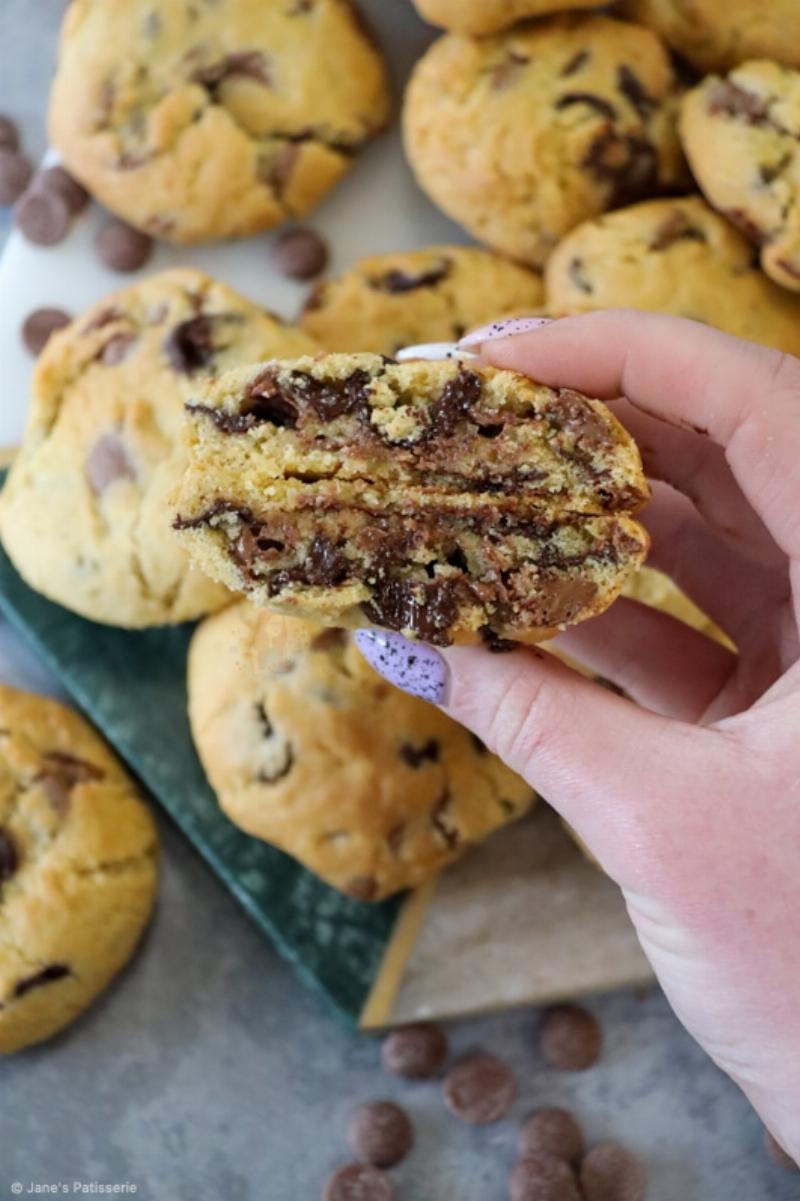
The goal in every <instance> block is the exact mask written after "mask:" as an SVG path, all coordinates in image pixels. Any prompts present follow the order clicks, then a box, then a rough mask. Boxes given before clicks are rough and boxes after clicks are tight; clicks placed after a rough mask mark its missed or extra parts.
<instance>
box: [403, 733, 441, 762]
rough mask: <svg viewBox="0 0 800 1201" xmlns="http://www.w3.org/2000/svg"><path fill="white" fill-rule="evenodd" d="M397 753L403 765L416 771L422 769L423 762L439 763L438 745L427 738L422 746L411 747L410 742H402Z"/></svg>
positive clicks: (432, 739)
mask: <svg viewBox="0 0 800 1201" xmlns="http://www.w3.org/2000/svg"><path fill="white" fill-rule="evenodd" d="M397 753H398V754H399V756H400V758H401V759H402V760H403V762H404V763H407V764H408V766H409V767H413V768H415V769H416V768H420V767H422V764H423V763H425V762H428V763H438V762H439V743H438V742H437V741H436V739H435V738H429V739H428V741H427V742H425V743H423V744H422V746H412V745H411V743H410V742H404V743H403V744H402V746H401V747H400V750H399V751H398V752H397Z"/></svg>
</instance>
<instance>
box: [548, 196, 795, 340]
mask: <svg viewBox="0 0 800 1201" xmlns="http://www.w3.org/2000/svg"><path fill="white" fill-rule="evenodd" d="M545 286H546V295H547V305H548V309H549V310H550V311H552V312H554V313H558V314H565V313H585V312H590V311H592V310H594V309H607V308H617V307H629V308H636V309H647V310H649V311H651V312H654V313H671V314H673V315H675V316H677V317H691V318H693V319H694V320H695V321H704V322H706V323H707V324H708V325H714V326H716V327H717V328H718V329H722V330H725V331H726V332H727V333H729V334H736V335H737V336H738V337H741V338H749V339H751V341H754V342H762V343H763V344H764V345H765V346H775V347H777V348H778V349H779V350H786V351H789V352H790V353H791V354H798V353H800V302H799V301H798V300H797V298H796V297H794V296H791V295H790V294H789V293H788V292H785V291H784V290H783V289H782V288H779V287H777V286H776V285H775V284H773V283H771V282H770V280H768V279H766V278H765V276H764V274H763V273H762V272H761V271H760V270H759V267H758V262H757V261H756V258H755V256H754V254H753V248H752V246H750V244H749V243H748V242H747V241H746V240H745V239H744V238H743V237H742V236H741V234H739V233H738V232H737V231H736V230H735V229H734V228H733V226H731V225H730V224H729V223H728V222H727V221H725V220H723V218H722V217H720V216H718V214H717V213H715V212H714V210H713V209H711V208H709V206H708V205H707V204H706V203H705V201H704V200H701V198H700V197H699V196H687V197H685V198H683V199H675V200H650V201H646V202H644V203H643V204H635V205H632V206H631V207H630V208H625V209H620V210H619V211H618V212H616V213H606V214H605V215H604V216H602V217H598V218H596V219H595V220H594V221H587V222H586V223H585V224H583V225H580V226H578V228H577V229H574V230H573V231H572V233H571V234H569V235H568V236H567V237H566V238H565V239H564V240H563V242H562V243H561V245H560V246H558V247H557V249H556V250H555V251H554V253H553V255H552V257H551V258H550V261H549V263H548V264H547V271H546V275H545Z"/></svg>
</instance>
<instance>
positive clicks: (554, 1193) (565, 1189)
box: [508, 1152, 581, 1201]
mask: <svg viewBox="0 0 800 1201" xmlns="http://www.w3.org/2000/svg"><path fill="white" fill-rule="evenodd" d="M508 1196H509V1199H510V1201H581V1195H580V1193H579V1192H578V1183H577V1181H576V1179H575V1173H574V1172H573V1170H572V1168H571V1167H570V1166H569V1164H568V1163H565V1161H564V1160H563V1159H559V1158H558V1157H557V1156H555V1155H547V1154H546V1153H544V1152H541V1153H540V1154H538V1155H531V1156H529V1157H528V1158H526V1159H522V1160H520V1162H519V1163H518V1164H517V1165H516V1167H515V1168H514V1169H513V1171H512V1173H511V1175H510V1176H509V1178H508Z"/></svg>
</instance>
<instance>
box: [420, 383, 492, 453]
mask: <svg viewBox="0 0 800 1201" xmlns="http://www.w3.org/2000/svg"><path fill="white" fill-rule="evenodd" d="M482 390H483V384H482V382H481V377H480V376H479V375H476V374H475V372H474V371H467V370H464V369H462V370H461V371H459V373H458V375H456V376H454V377H453V379H451V380H448V381H447V383H446V384H445V385H444V387H443V388H442V391H441V395H440V396H439V399H438V400H437V401H436V404H435V405H434V408H433V412H432V413H431V422H430V425H429V426H428V429H427V430H426V431H425V435H424V437H425V438H450V437H452V435H453V434H454V433H455V431H456V428H457V427H458V425H459V422H461V421H463V420H464V418H465V417H466V416H467V415H468V414H469V412H470V409H471V408H472V406H473V405H475V404H477V402H478V401H479V400H480V398H481V392H482Z"/></svg>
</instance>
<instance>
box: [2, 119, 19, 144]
mask: <svg viewBox="0 0 800 1201" xmlns="http://www.w3.org/2000/svg"><path fill="white" fill-rule="evenodd" d="M18 147H19V131H18V130H17V127H16V124H15V123H14V122H13V121H12V120H11V118H10V117H3V116H0V150H16V149H17V148H18Z"/></svg>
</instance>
